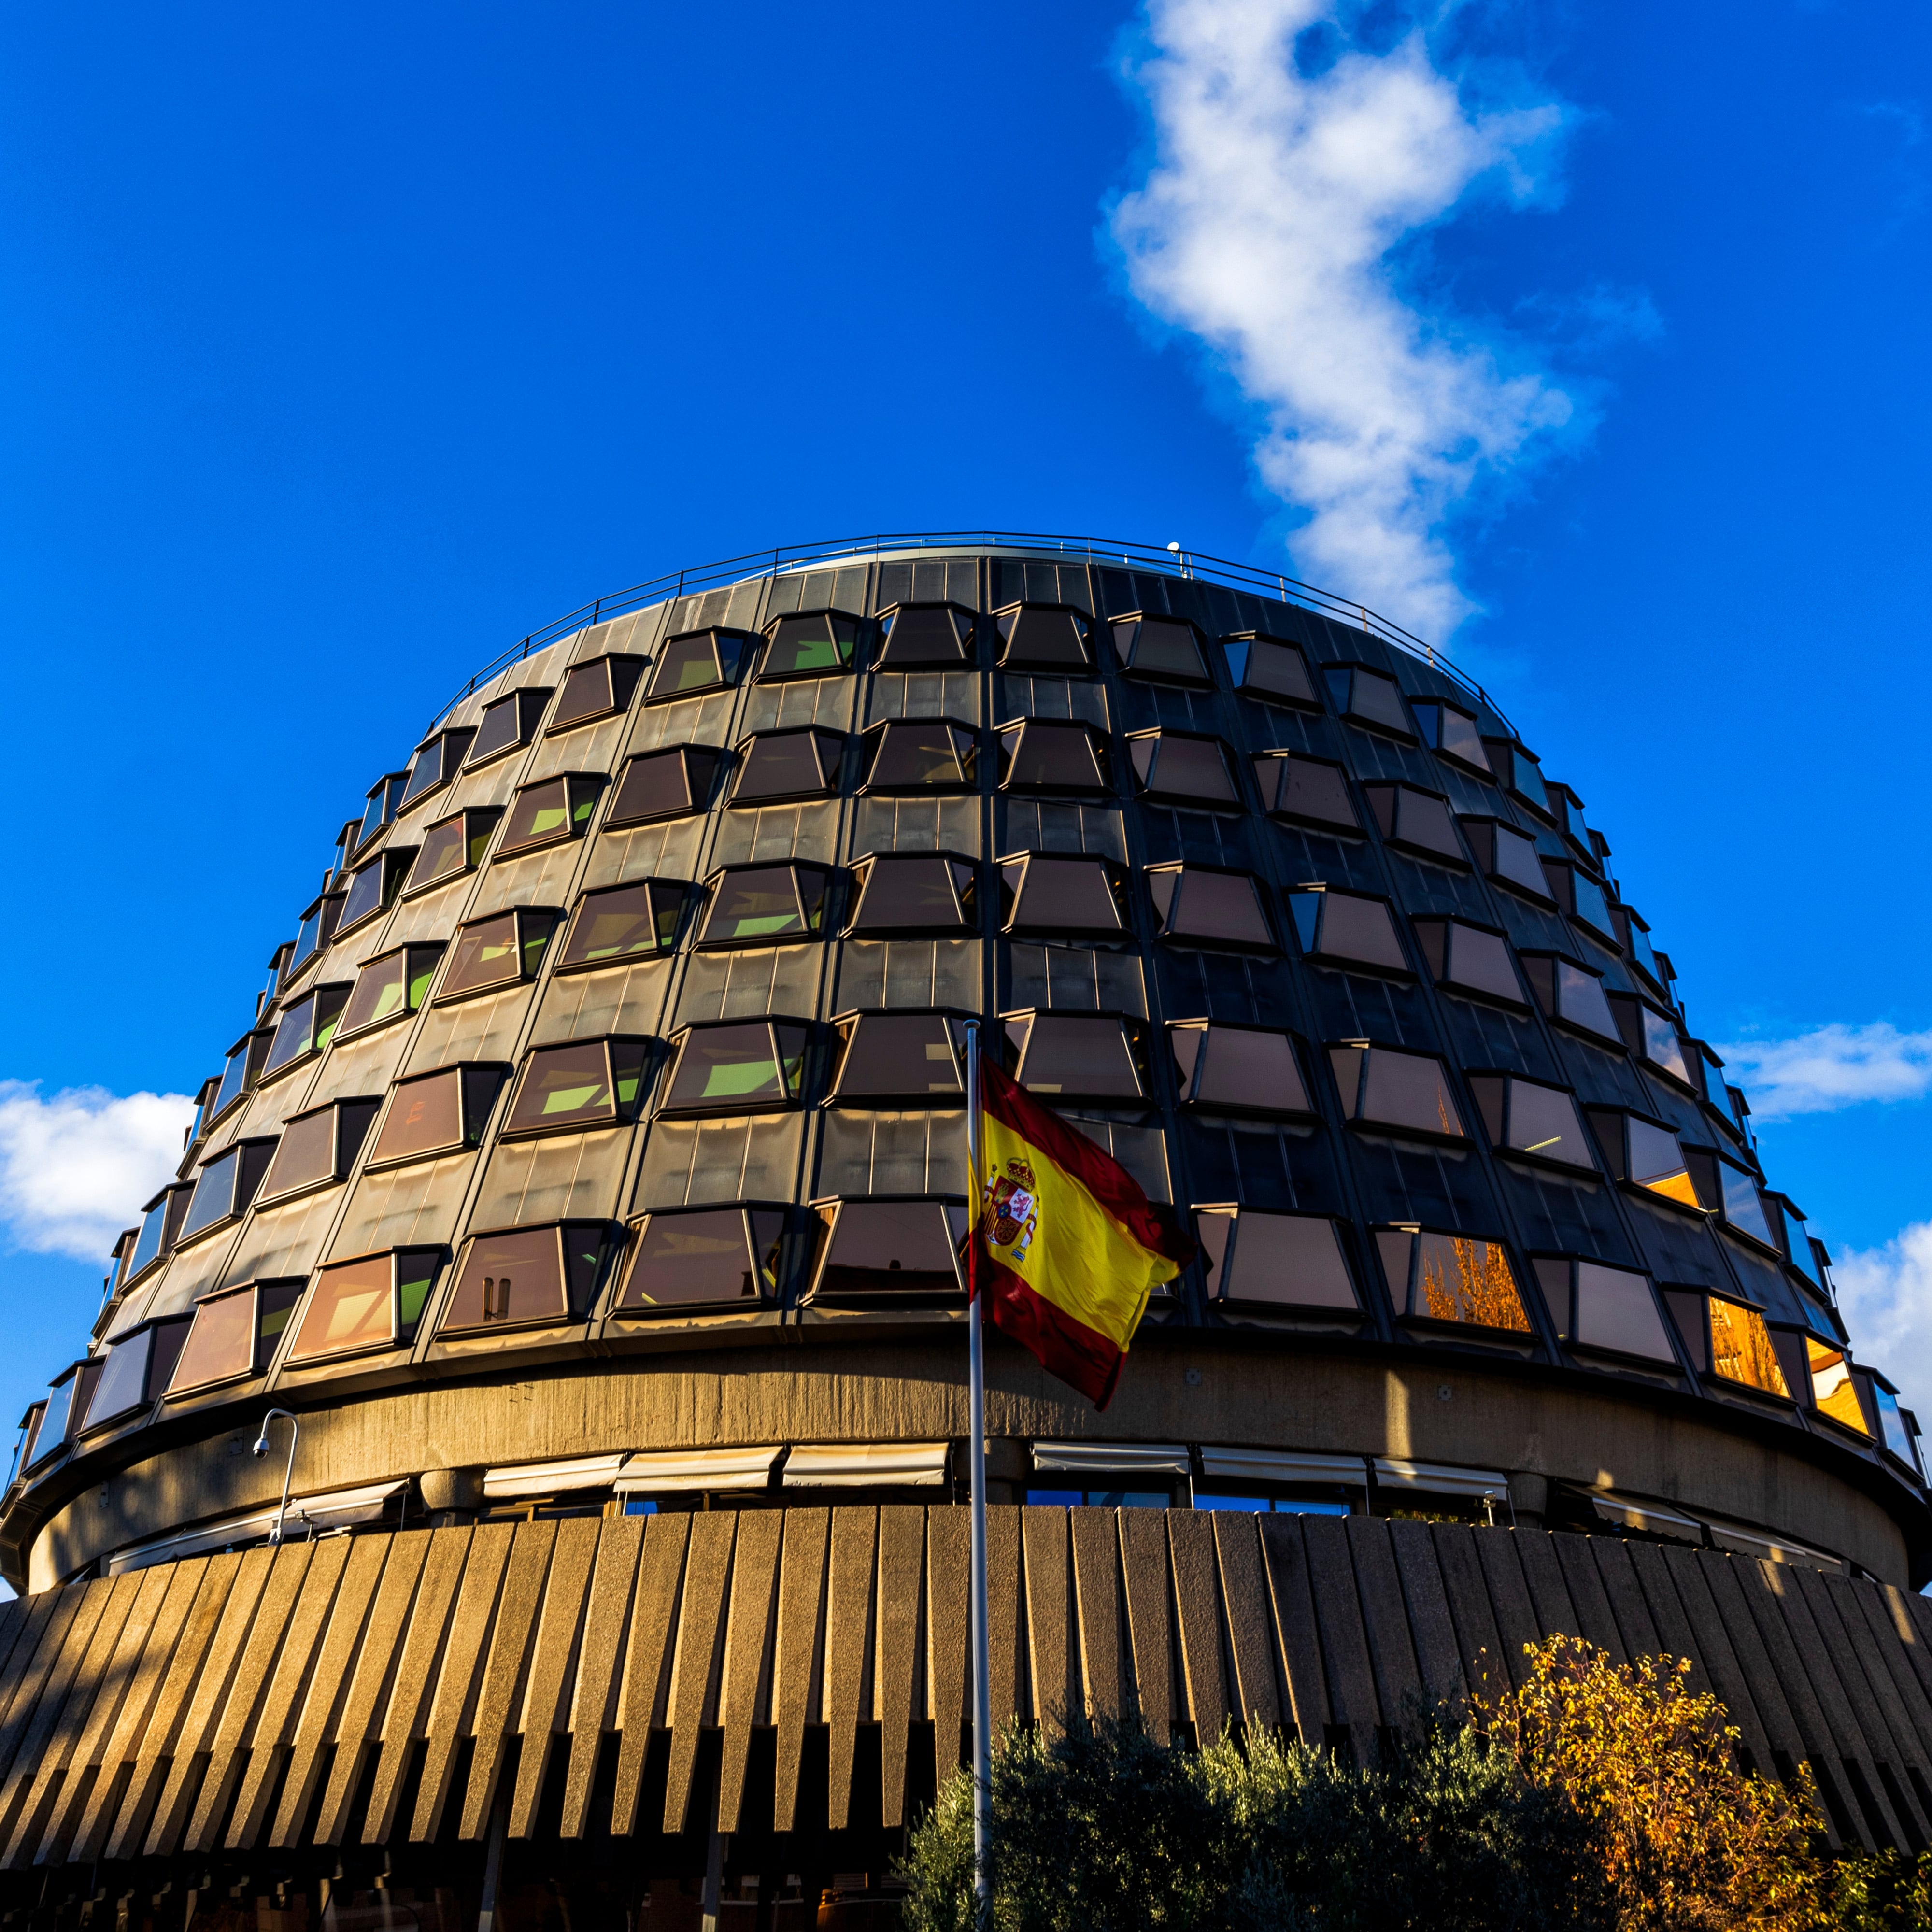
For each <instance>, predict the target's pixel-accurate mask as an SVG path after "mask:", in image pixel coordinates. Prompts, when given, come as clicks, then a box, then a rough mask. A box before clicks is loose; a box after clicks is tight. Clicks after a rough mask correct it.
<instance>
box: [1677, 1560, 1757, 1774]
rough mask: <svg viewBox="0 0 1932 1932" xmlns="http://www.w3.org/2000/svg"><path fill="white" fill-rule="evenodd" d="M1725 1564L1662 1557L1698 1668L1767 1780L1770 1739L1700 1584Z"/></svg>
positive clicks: (1706, 1591)
mask: <svg viewBox="0 0 1932 1932" xmlns="http://www.w3.org/2000/svg"><path fill="white" fill-rule="evenodd" d="M1730 1561H1731V1559H1730V1558H1729V1557H1728V1556H1711V1555H1707V1554H1706V1553H1704V1552H1703V1551H1702V1550H1679V1549H1675V1548H1672V1549H1667V1550H1665V1551H1664V1568H1666V1569H1667V1570H1668V1571H1670V1573H1671V1577H1672V1580H1673V1582H1674V1583H1676V1586H1677V1596H1678V1601H1679V1602H1680V1603H1682V1604H1683V1606H1684V1614H1685V1616H1686V1617H1687V1618H1688V1619H1689V1620H1690V1624H1691V1631H1692V1632H1693V1634H1694V1635H1695V1637H1697V1645H1698V1655H1700V1656H1701V1657H1702V1658H1703V1663H1704V1668H1705V1669H1706V1670H1708V1671H1709V1673H1710V1674H1711V1682H1712V1685H1713V1686H1714V1687H1715V1689H1716V1691H1717V1693H1718V1696H1719V1697H1721V1698H1722V1699H1723V1700H1724V1705H1725V1708H1726V1709H1727V1710H1728V1711H1729V1712H1730V1717H1731V1722H1732V1723H1733V1724H1735V1725H1736V1726H1737V1727H1738V1729H1739V1731H1740V1732H1741V1733H1742V1734H1743V1737H1744V1742H1745V1745H1746V1746H1747V1747H1748V1748H1749V1750H1750V1751H1751V1757H1752V1760H1753V1761H1754V1763H1755V1764H1756V1765H1757V1769H1759V1770H1760V1771H1761V1772H1764V1773H1765V1774H1766V1775H1767V1776H1769V1775H1771V1772H1772V1755H1771V1739H1770V1737H1769V1735H1768V1734H1767V1733H1766V1730H1765V1724H1764V1719H1763V1717H1762V1716H1761V1715H1760V1714H1759V1711H1758V1708H1757V1700H1756V1699H1755V1698H1754V1697H1752V1695H1751V1683H1750V1681H1749V1679H1748V1678H1747V1677H1746V1676H1745V1672H1744V1670H1743V1669H1742V1667H1741V1666H1740V1665H1739V1662H1738V1653H1737V1651H1736V1647H1735V1646H1733V1643H1732V1642H1731V1638H1730V1632H1729V1631H1727V1630H1726V1629H1725V1628H1724V1619H1723V1617H1722V1616H1720V1615H1719V1614H1718V1606H1717V1604H1716V1602H1715V1600H1714V1599H1713V1598H1712V1595H1711V1590H1710V1586H1709V1583H1706V1580H1705V1576H1704V1572H1705V1570H1706V1568H1707V1567H1708V1566H1709V1565H1711V1564H1712V1563H1728V1562H1730Z"/></svg>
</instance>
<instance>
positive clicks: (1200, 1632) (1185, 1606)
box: [1167, 1510, 1229, 1751]
mask: <svg viewBox="0 0 1932 1932" xmlns="http://www.w3.org/2000/svg"><path fill="white" fill-rule="evenodd" d="M1167 1544H1168V1553H1169V1559H1170V1560H1171V1561H1172V1563H1173V1565H1174V1601H1175V1609H1176V1610H1177V1611H1178V1613H1179V1618H1180V1624H1181V1682H1182V1684H1183V1685H1184V1688H1186V1691H1187V1715H1188V1716H1189V1718H1190V1719H1191V1720H1192V1721H1193V1725H1194V1736H1195V1738H1196V1742H1198V1744H1199V1746H1200V1748H1202V1750H1203V1751H1205V1750H1206V1749H1207V1748H1208V1746H1209V1745H1211V1744H1213V1743H1214V1741H1215V1739H1217V1738H1218V1737H1220V1735H1221V1730H1222V1727H1223V1725H1225V1724H1226V1723H1227V1721H1228V1715H1229V1712H1228V1676H1227V1671H1226V1667H1225V1666H1224V1665H1223V1663H1222V1661H1221V1604H1220V1595H1221V1592H1220V1577H1219V1576H1218V1574H1217V1564H1216V1562H1215V1557H1214V1523H1213V1520H1212V1519H1211V1512H1210V1511H1205V1510H1203V1511H1200V1512H1199V1514H1196V1512H1194V1511H1191V1510H1172V1511H1169V1513H1168V1518H1167Z"/></svg>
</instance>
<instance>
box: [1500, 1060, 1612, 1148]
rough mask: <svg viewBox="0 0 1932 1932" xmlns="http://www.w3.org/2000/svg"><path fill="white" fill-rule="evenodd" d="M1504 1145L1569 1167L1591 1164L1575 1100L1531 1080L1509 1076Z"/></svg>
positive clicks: (1558, 1090)
mask: <svg viewBox="0 0 1932 1932" xmlns="http://www.w3.org/2000/svg"><path fill="white" fill-rule="evenodd" d="M1505 1145H1507V1146H1509V1147H1511V1148H1515V1149H1516V1151H1517V1152H1518V1153H1519V1154H1535V1155H1536V1156H1537V1157H1538V1159H1540V1160H1556V1161H1562V1162H1563V1163H1565V1164H1566V1165H1567V1166H1571V1167H1593V1166H1595V1162H1593V1161H1592V1160H1591V1158H1590V1149H1589V1142H1587V1141H1586V1140H1585V1139H1584V1137H1583V1122H1582V1121H1580V1120H1579V1119H1578V1118H1577V1103H1576V1102H1575V1101H1574V1100H1571V1097H1570V1096H1569V1095H1568V1094H1566V1093H1565V1092H1563V1091H1562V1089H1561V1088H1556V1087H1539V1086H1538V1085H1536V1083H1535V1082H1534V1081H1530V1080H1512V1081H1511V1082H1510V1096H1509V1136H1508V1140H1507V1142H1505Z"/></svg>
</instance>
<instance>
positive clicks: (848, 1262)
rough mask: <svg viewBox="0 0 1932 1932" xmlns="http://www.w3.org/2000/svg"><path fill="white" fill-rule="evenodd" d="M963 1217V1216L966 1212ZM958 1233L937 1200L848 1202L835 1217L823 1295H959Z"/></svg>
mask: <svg viewBox="0 0 1932 1932" xmlns="http://www.w3.org/2000/svg"><path fill="white" fill-rule="evenodd" d="M963 1218H964V1214H963V1210H962V1220H963ZM953 1241H954V1232H953V1227H952V1226H951V1224H950V1222H949V1220H948V1219H947V1212H946V1208H945V1205H944V1203H942V1202H938V1201H846V1202H841V1203H840V1204H839V1206H838V1209H837V1210H836V1212H835V1215H834V1217H833V1218H832V1232H831V1235H830V1238H829V1242H828V1244H827V1247H826V1254H825V1260H824V1265H823V1268H821V1269H820V1273H819V1277H818V1283H817V1289H816V1290H815V1291H814V1292H816V1293H817V1294H819V1295H934V1294H938V1295H957V1294H958V1293H959V1274H958V1271H956V1268H955V1267H954V1265H953Z"/></svg>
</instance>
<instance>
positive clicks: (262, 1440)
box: [255, 1409, 302, 1543]
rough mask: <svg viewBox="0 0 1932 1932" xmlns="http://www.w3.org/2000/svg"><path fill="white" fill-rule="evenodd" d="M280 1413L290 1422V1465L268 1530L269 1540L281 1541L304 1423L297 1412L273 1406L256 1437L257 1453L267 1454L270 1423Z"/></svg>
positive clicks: (283, 1477)
mask: <svg viewBox="0 0 1932 1932" xmlns="http://www.w3.org/2000/svg"><path fill="white" fill-rule="evenodd" d="M278 1415H285V1416H287V1418H288V1422H289V1466H288V1467H287V1469H284V1471H283V1472H282V1500H281V1503H280V1504H279V1505H278V1507H277V1508H276V1511H275V1527H274V1528H273V1529H271V1530H270V1531H269V1541H270V1542H271V1543H279V1542H281V1540H282V1519H283V1517H285V1516H287V1514H288V1511H289V1485H290V1484H291V1483H292V1482H293V1481H294V1480H295V1474H296V1444H297V1443H298V1442H300V1441H301V1439H302V1424H300V1423H299V1421H296V1415H295V1412H294V1411H293V1409H270V1410H269V1412H268V1414H267V1415H265V1416H263V1418H262V1430H261V1433H260V1435H258V1436H257V1437H256V1438H255V1454H257V1455H258V1456H266V1454H268V1453H269V1424H270V1423H272V1421H275V1418H276V1417H277V1416H278Z"/></svg>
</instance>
